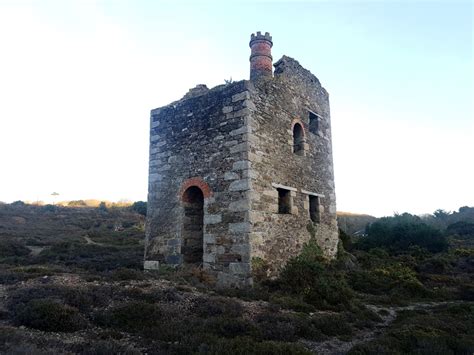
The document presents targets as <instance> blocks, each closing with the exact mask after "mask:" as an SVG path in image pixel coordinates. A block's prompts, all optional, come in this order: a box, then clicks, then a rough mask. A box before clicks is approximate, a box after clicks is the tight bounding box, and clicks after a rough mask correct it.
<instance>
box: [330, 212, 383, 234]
mask: <svg viewBox="0 0 474 355" xmlns="http://www.w3.org/2000/svg"><path fill="white" fill-rule="evenodd" d="M376 220H377V217H374V216H371V215H368V214H357V213H350V212H337V224H338V226H339V228H341V229H342V230H343V231H344V232H345V233H347V234H349V235H354V234H364V233H365V227H367V225H368V224H370V223H372V222H375V221H376Z"/></svg>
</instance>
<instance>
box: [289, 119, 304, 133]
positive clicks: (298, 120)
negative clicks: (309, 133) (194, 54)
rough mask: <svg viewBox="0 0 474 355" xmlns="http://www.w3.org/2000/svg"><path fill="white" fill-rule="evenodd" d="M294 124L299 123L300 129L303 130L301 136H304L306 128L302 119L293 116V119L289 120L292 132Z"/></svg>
mask: <svg viewBox="0 0 474 355" xmlns="http://www.w3.org/2000/svg"><path fill="white" fill-rule="evenodd" d="M296 124H299V125H300V126H301V130H302V131H303V137H305V138H306V129H305V128H304V124H303V121H301V120H300V119H299V118H293V121H291V133H293V128H295V125H296Z"/></svg>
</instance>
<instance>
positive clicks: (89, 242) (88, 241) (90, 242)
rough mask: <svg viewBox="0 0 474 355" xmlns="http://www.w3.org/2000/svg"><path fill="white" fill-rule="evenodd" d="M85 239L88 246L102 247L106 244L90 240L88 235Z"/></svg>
mask: <svg viewBox="0 0 474 355" xmlns="http://www.w3.org/2000/svg"><path fill="white" fill-rule="evenodd" d="M83 238H84V239H85V241H86V243H87V244H93V245H101V246H103V245H104V244H102V243H97V242H94V241H93V240H92V239H91V238H89V237H88V236H87V235H85V236H83Z"/></svg>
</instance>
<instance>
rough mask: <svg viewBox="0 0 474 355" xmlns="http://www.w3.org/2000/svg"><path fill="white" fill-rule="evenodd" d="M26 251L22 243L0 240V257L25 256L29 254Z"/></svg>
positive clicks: (27, 250)
mask: <svg viewBox="0 0 474 355" xmlns="http://www.w3.org/2000/svg"><path fill="white" fill-rule="evenodd" d="M30 252H31V251H30V249H28V248H27V247H26V246H25V245H24V244H23V243H21V242H19V241H17V240H15V239H10V238H7V239H1V240H0V256H1V257H7V256H25V255H28V254H30Z"/></svg>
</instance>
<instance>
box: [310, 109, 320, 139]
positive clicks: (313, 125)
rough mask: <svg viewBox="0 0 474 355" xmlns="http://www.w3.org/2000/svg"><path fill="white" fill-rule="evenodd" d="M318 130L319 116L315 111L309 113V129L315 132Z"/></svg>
mask: <svg viewBox="0 0 474 355" xmlns="http://www.w3.org/2000/svg"><path fill="white" fill-rule="evenodd" d="M318 130H319V117H318V115H316V114H315V113H312V112H310V113H309V131H310V132H311V133H314V134H317V133H318Z"/></svg>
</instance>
